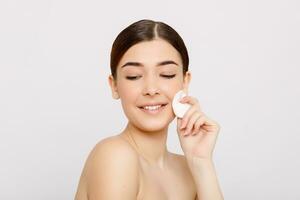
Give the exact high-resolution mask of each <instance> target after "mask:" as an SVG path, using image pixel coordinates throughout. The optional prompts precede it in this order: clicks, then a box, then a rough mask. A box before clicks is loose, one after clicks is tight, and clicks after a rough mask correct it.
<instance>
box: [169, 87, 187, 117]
mask: <svg viewBox="0 0 300 200" xmlns="http://www.w3.org/2000/svg"><path fill="white" fill-rule="evenodd" d="M185 96H186V94H185V93H184V91H183V90H180V91H178V92H177V93H176V94H175V95H174V98H173V101H172V107H173V111H174V113H175V115H176V116H177V117H179V118H182V117H183V115H184V114H185V112H186V111H187V110H188V109H189V108H190V107H191V105H190V104H188V103H181V102H179V101H180V100H181V99H182V98H183V97H185Z"/></svg>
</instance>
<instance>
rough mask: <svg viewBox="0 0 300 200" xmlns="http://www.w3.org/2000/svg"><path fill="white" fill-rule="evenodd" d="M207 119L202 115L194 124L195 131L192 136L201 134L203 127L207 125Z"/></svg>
mask: <svg viewBox="0 0 300 200" xmlns="http://www.w3.org/2000/svg"><path fill="white" fill-rule="evenodd" d="M205 120H206V117H205V115H201V116H200V117H199V118H198V119H197V121H196V122H195V124H194V130H193V132H192V135H196V134H197V133H199V132H200V128H201V126H202V125H203V124H204V123H205Z"/></svg>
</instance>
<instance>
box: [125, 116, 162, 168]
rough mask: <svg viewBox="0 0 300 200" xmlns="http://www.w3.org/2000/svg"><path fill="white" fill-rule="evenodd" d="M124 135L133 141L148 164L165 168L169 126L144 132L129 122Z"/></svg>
mask: <svg viewBox="0 0 300 200" xmlns="http://www.w3.org/2000/svg"><path fill="white" fill-rule="evenodd" d="M122 135H124V136H126V137H127V138H128V139H129V140H130V141H131V143H132V144H133V145H134V148H135V149H136V150H137V152H138V153H139V154H140V156H142V157H143V158H144V159H145V160H146V161H147V162H148V164H150V165H157V166H159V167H161V168H164V166H165V163H166V160H167V155H168V150H167V146H166V141H167V136H168V127H167V128H166V129H163V130H159V131H154V132H144V131H143V130H140V129H138V128H137V127H135V126H133V125H132V124H131V123H130V122H129V123H128V124H127V126H126V128H125V130H124V131H123V133H122Z"/></svg>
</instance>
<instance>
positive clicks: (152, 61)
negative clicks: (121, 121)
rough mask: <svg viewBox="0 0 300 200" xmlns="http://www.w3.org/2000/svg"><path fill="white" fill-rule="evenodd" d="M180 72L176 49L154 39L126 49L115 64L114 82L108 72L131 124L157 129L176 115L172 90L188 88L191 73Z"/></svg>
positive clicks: (114, 91) (112, 87)
mask: <svg viewBox="0 0 300 200" xmlns="http://www.w3.org/2000/svg"><path fill="white" fill-rule="evenodd" d="M182 71H183V67H182V61H181V57H180V54H179V53H178V52H177V50H176V49H175V48H174V47H173V46H172V45H170V44H169V43H168V42H166V41H165V40H162V39H157V40H152V41H147V42H140V43H138V44H136V45H134V46H132V47H131V48H129V49H128V50H127V52H126V53H125V54H124V56H123V57H122V59H121V60H120V62H119V65H118V67H117V81H116V82H115V81H114V80H113V77H112V76H111V75H110V76H109V83H110V86H111V89H112V93H113V97H114V98H115V99H118V98H120V99H121V103H122V107H123V110H124V112H125V115H126V116H127V118H128V120H129V121H130V122H131V123H132V124H134V126H136V127H138V128H140V129H142V130H143V131H158V130H162V129H165V128H167V126H168V125H169V123H170V122H171V121H173V119H174V118H175V115H174V113H173V110H172V99H173V97H174V95H175V93H176V92H178V91H179V90H182V89H183V90H184V91H186V92H187V91H188V84H189V81H190V73H187V74H186V76H185V77H183V72H182ZM147 105H148V106H151V105H157V106H156V107H148V106H147ZM158 106H161V107H159V108H157V107H158Z"/></svg>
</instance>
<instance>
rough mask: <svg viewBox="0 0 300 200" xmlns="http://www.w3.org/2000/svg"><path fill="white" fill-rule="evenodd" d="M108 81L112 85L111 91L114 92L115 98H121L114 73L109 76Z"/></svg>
mask: <svg viewBox="0 0 300 200" xmlns="http://www.w3.org/2000/svg"><path fill="white" fill-rule="evenodd" d="M108 83H109V85H110V89H111V93H112V97H113V98H114V99H119V98H120V97H119V94H118V90H117V83H116V81H115V80H114V78H113V76H112V75H109V76H108Z"/></svg>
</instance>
